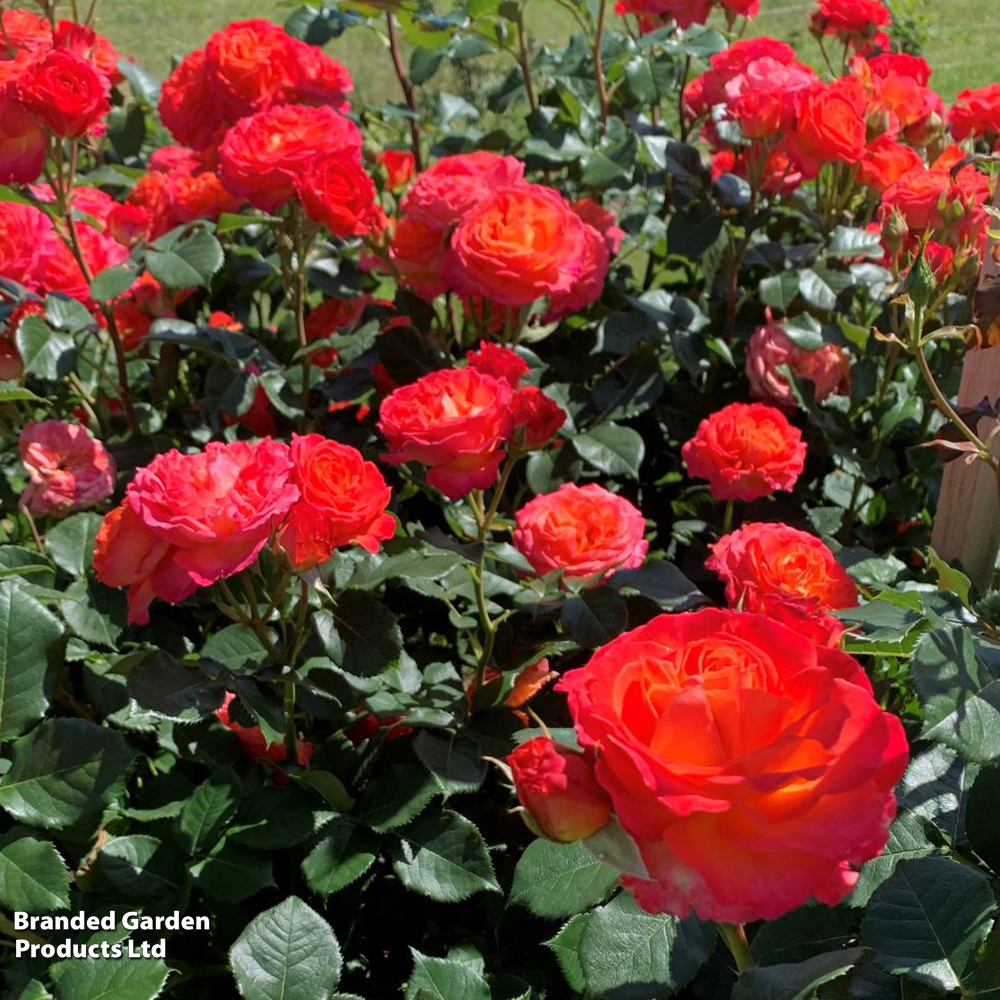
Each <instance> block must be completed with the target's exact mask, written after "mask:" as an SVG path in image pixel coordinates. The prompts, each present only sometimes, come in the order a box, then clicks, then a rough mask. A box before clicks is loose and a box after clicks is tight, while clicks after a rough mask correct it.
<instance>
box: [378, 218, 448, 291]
mask: <svg viewBox="0 0 1000 1000" xmlns="http://www.w3.org/2000/svg"><path fill="white" fill-rule="evenodd" d="M446 250H447V248H446V246H445V243H444V237H443V234H442V232H441V230H440V229H438V228H436V227H435V226H429V225H427V224H426V223H424V222H419V221H417V220H416V219H411V218H409V217H408V216H405V215H404V216H402V217H401V218H399V219H397V220H396V225H395V228H394V230H393V234H392V242H391V243H390V244H389V259H390V260H391V261H392V264H393V266H394V267H395V268H396V270H397V272H398V273H399V277H400V279H401V281H402V283H403V284H404V285H405V286H406V287H407V288H410V289H412V290H413V291H414V292H416V294H417V295H419V296H420V297H421V298H422V299H427V301H430V300H431V299H433V298H435V297H437V296H438V295H440V294H441V293H442V292H444V291H446V290H447V288H448V285H447V282H446V281H445V280H444V277H443V270H444V262H445V257H446Z"/></svg>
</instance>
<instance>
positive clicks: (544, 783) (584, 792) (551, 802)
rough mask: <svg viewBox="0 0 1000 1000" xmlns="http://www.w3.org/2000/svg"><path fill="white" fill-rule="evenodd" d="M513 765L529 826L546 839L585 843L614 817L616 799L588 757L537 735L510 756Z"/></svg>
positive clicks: (517, 787)
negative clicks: (602, 786)
mask: <svg viewBox="0 0 1000 1000" xmlns="http://www.w3.org/2000/svg"><path fill="white" fill-rule="evenodd" d="M507 765H508V767H509V768H510V773H511V777H512V778H513V781H514V790H515V791H516V792H517V797H518V800H519V801H520V803H521V805H522V806H523V807H524V809H525V811H526V814H527V817H528V822H529V825H530V826H532V827H533V828H535V831H536V832H537V833H539V834H540V835H541V836H543V837H548V838H549V840H556V841H559V842H560V843H564V844H566V843H570V842H572V841H574V840H583V839H584V838H585V837H589V836H591V835H592V834H594V833H597V831H598V830H600V829H601V828H602V827H604V826H607V824H608V820H610V819H611V800H610V799H609V798H608V795H607V793H606V792H605V791H604V790H603V789H602V788H601V786H600V785H598V783H597V782H596V781H595V780H594V767H593V763H592V762H591V760H590V759H588V758H587V757H586V756H585V755H584V754H582V753H574V752H573V751H572V750H567V749H566V748H565V747H561V746H559V744H558V743H556V742H554V741H553V740H552V739H550V738H549V737H548V736H536V737H535V739H533V740H528V741H527V742H525V743H522V744H521V745H520V746H519V747H518V748H517V749H516V750H515V751H514V752H513V753H512V754H510V755H509V756H508V757H507Z"/></svg>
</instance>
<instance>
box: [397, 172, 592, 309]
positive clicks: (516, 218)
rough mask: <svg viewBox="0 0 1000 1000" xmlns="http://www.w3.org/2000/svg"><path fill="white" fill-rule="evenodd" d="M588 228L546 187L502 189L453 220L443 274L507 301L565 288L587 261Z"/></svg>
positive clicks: (464, 287) (470, 290)
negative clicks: (448, 251)
mask: <svg viewBox="0 0 1000 1000" xmlns="http://www.w3.org/2000/svg"><path fill="white" fill-rule="evenodd" d="M414 190H416V188H414ZM588 228H589V227H587V226H585V225H584V223H583V222H581V221H580V218H579V217H578V216H577V215H575V214H574V213H573V212H572V211H571V209H570V207H569V205H567V204H566V202H565V201H563V199H562V198H561V197H560V196H559V195H558V194H557V193H556V192H555V191H553V190H551V189H550V188H545V187H541V186H539V185H534V184H530V185H529V184H524V185H520V186H518V187H509V188H504V189H501V190H499V191H497V192H495V193H494V194H493V195H491V196H490V197H489V198H487V199H486V200H484V201H481V202H480V203H479V204H478V205H476V207H475V208H474V209H472V210H470V211H469V212H468V213H467V214H466V215H465V216H464V218H463V219H462V221H461V222H460V223H459V224H458V227H457V228H456V230H455V232H454V234H453V235H452V238H451V254H450V256H449V258H448V261H447V267H448V276H450V278H451V279H452V281H453V283H454V284H455V286H456V287H457V288H458V290H459V291H461V292H462V294H464V295H483V296H485V297H486V298H489V299H492V300H493V301H494V302H499V303H501V304H503V305H507V306H524V305H528V304H530V303H531V302H534V301H535V300H536V299H540V298H542V297H543V296H546V295H553V294H557V293H560V292H569V291H570V290H571V289H572V288H573V287H574V285H575V284H576V282H577V281H579V279H580V278H581V276H582V275H583V273H584V268H585V267H586V266H587V265H588V262H589V261H590V257H589V253H590V252H591V249H592V247H591V244H590V243H589V239H588V235H587V229H588ZM591 232H593V230H591ZM601 243H602V250H603V252H604V254H605V255H606V254H607V250H605V249H604V247H603V240H602V241H601ZM605 263H606V262H605Z"/></svg>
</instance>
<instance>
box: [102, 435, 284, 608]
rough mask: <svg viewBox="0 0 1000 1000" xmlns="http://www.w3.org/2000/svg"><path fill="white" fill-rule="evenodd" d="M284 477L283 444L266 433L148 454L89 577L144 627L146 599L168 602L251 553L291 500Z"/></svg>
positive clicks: (247, 560)
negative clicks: (117, 595) (115, 591)
mask: <svg viewBox="0 0 1000 1000" xmlns="http://www.w3.org/2000/svg"><path fill="white" fill-rule="evenodd" d="M291 475H292V462H291V457H290V455H289V451H288V446H287V445H284V444H282V443H281V442H278V441H271V440H269V439H265V440H263V441H257V442H247V441H234V442H232V443H230V444H220V443H218V442H214V441H213V442H211V443H210V444H208V445H207V446H206V447H205V450H204V451H203V452H197V453H195V454H187V455H185V454H181V452H179V451H177V450H176V449H175V450H172V451H168V452H165V453H163V454H161V455H157V456H156V458H154V459H153V461H152V462H151V463H150V464H149V465H147V466H146V467H145V468H142V469H139V471H138V472H137V473H136V474H135V478H134V479H133V480H132V482H131V483H130V484H129V487H128V491H127V492H126V495H125V502H124V504H122V506H121V507H119V508H117V509H116V510H115V511H112V512H111V514H109V515H108V516H107V517H106V518H105V523H104V525H103V526H102V529H101V532H100V533H98V536H97V546H96V549H95V554H94V567H95V569H96V571H97V576H98V579H100V580H101V581H102V582H103V583H106V584H107V585H108V586H111V587H122V586H127V587H128V588H129V593H128V599H129V621H130V622H133V623H135V624H138V625H144V624H145V623H146V622H148V621H149V604H150V602H151V601H152V600H153V598H154V597H160V598H162V599H163V600H165V601H168V602H169V603H172V604H175V603H177V602H178V601H182V600H184V599H185V598H186V597H190V596H191V594H193V593H194V592H195V591H196V590H197V589H198V587H207V586H210V585H211V584H213V583H215V582H216V581H217V580H221V579H224V578H225V577H228V576H232V575H233V574H234V573H238V572H239V571H240V570H241V569H245V568H246V567H247V566H249V565H250V564H251V563H252V562H253V561H254V560H255V559H256V558H257V554H258V553H259V552H260V550H261V549H262V548H263V547H264V545H265V544H266V543H267V541H268V538H269V537H270V535H271V532H272V531H273V530H274V529H275V528H276V527H277V525H278V524H279V523H280V521H281V520H282V519H283V518H284V516H285V515H286V514H287V513H288V510H289V509H290V508H291V506H292V504H293V503H294V502H295V501H296V500H297V499H298V496H299V491H298V488H297V487H296V486H295V485H294V484H293V483H292V482H291Z"/></svg>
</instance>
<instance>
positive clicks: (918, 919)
mask: <svg viewBox="0 0 1000 1000" xmlns="http://www.w3.org/2000/svg"><path fill="white" fill-rule="evenodd" d="M995 910H996V902H995V900H994V898H993V893H992V892H991V890H990V883H989V879H988V878H987V877H986V876H985V875H984V874H983V873H981V872H978V871H974V870H973V869H972V868H969V867H968V866H966V865H963V864H959V862H957V861H952V860H951V859H950V858H943V857H931V858H920V859H917V860H912V861H901V862H900V863H899V865H898V867H897V868H896V871H895V872H894V873H893V875H892V877H891V878H890V879H888V880H887V881H886V882H884V883H883V884H882V885H880V886H879V887H878V889H876V890H875V893H874V894H873V896H872V898H871V902H870V903H869V904H868V909H867V912H866V914H865V918H864V920H863V921H862V924H861V934H862V937H863V939H864V941H865V943H866V944H867V945H868V946H869V947H870V948H872V950H873V952H874V955H873V960H874V962H875V964H876V965H877V966H879V968H882V969H885V971H886V972H891V973H892V974H893V975H904V976H907V977H908V978H910V979H915V980H917V981H918V982H922V983H927V984H928V985H930V986H934V987H936V988H938V989H942V990H954V989H957V988H958V986H959V984H960V982H961V979H962V976H963V974H964V973H965V970H966V967H967V966H968V964H969V960H970V958H971V957H972V956H973V955H974V954H975V952H976V949H977V948H978V947H979V945H980V944H982V942H983V940H984V939H985V937H986V934H987V932H988V931H989V929H990V922H991V918H992V915H993V913H994V911H995Z"/></svg>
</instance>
